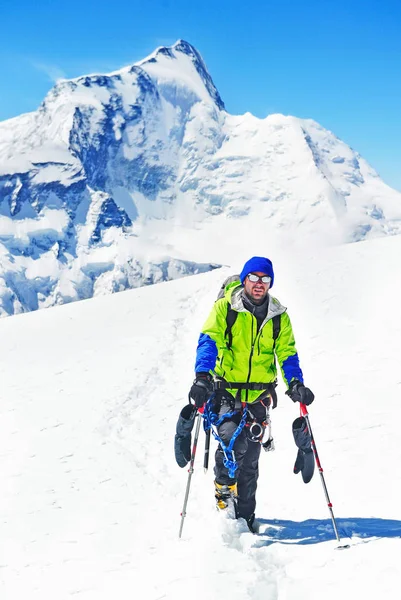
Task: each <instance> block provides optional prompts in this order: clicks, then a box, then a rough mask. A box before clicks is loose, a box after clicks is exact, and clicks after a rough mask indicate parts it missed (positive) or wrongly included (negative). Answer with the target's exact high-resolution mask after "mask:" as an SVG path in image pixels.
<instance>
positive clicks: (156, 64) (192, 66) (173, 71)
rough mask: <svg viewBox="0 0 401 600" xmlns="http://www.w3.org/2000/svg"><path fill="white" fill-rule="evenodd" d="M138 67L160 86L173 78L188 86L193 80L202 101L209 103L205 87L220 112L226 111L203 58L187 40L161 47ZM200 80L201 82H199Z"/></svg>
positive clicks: (193, 86) (193, 85)
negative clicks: (183, 81)
mask: <svg viewBox="0 0 401 600" xmlns="http://www.w3.org/2000/svg"><path fill="white" fill-rule="evenodd" d="M137 65H139V66H141V67H143V68H144V69H145V70H146V71H147V72H148V73H149V74H150V75H153V76H154V77H155V79H156V80H157V81H158V83H159V84H160V83H161V82H162V81H163V80H165V79H167V80H170V81H171V78H173V79H174V80H175V81H176V82H177V83H178V82H179V80H180V79H181V80H183V79H185V83H186V84H187V85H188V84H189V82H190V81H191V80H192V82H191V83H192V85H191V87H192V88H193V89H194V90H196V92H197V93H198V95H199V97H200V99H202V100H203V101H205V100H206V101H207V98H205V94H204V92H203V91H202V90H201V88H202V87H203V86H204V88H205V89H206V91H207V93H208V95H209V96H210V98H211V99H212V101H213V102H214V103H215V104H216V106H217V107H218V108H219V109H220V110H225V106H224V102H223V100H222V99H221V97H220V94H219V92H218V91H217V88H216V86H215V85H214V83H213V80H212V78H211V76H210V74H209V71H208V69H207V67H206V65H205V62H204V60H203V58H202V57H201V55H200V54H199V52H198V51H197V50H196V48H194V46H192V45H191V44H189V43H188V42H186V41H185V40H178V41H177V42H176V43H175V44H173V45H172V46H160V47H159V48H157V49H156V50H155V51H154V52H153V53H152V54H151V55H150V56H148V57H147V58H145V59H144V60H142V61H140V62H138V63H137ZM198 78H199V79H200V81H198Z"/></svg>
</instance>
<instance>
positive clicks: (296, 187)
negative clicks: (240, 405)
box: [0, 40, 401, 315]
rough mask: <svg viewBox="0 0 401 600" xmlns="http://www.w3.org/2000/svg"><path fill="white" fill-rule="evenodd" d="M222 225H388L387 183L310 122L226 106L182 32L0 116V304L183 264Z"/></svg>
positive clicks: (355, 234)
mask: <svg viewBox="0 0 401 600" xmlns="http://www.w3.org/2000/svg"><path fill="white" fill-rule="evenodd" d="M238 231H239V234H240V235H241V233H243V232H244V231H247V232H249V231H252V233H253V234H254V233H255V232H257V234H258V235H260V236H264V237H265V236H266V235H267V236H268V237H269V240H272V238H274V237H277V236H278V237H279V238H280V243H281V242H282V238H283V232H284V236H287V237H288V239H289V240H290V241H291V242H292V241H293V240H294V239H300V240H304V239H308V243H309V244H310V243H314V244H315V245H322V244H323V245H324V246H325V245H327V244H328V243H330V244H337V243H341V242H343V241H357V240H363V239H368V238H374V237H377V236H386V235H391V234H397V233H400V232H401V194H400V193H398V192H396V191H395V190H392V189H391V188H389V187H388V186H386V185H385V183H384V182H383V181H382V180H381V179H380V178H379V176H378V175H377V173H376V172H375V171H374V170H373V169H372V168H371V167H370V166H369V165H368V164H367V163H366V161H364V160H363V158H362V157H361V156H360V155H359V154H358V153H357V152H355V151H354V150H353V149H351V148H350V147H349V146H347V145H346V144H345V143H344V142H342V141H341V140H339V139H338V138H337V137H336V136H335V135H334V134H333V133H331V132H329V131H327V130H325V129H324V128H323V127H321V126H320V125H319V124H318V123H316V122H314V121H313V120H304V119H298V118H296V117H293V116H285V115H280V114H273V115H269V116H268V117H267V118H266V119H257V118H256V117H254V116H252V115H251V114H249V113H246V114H244V115H230V114H228V113H227V112H226V111H225V109H224V103H223V100H222V99H221V97H220V95H219V92H218V90H217V89H216V87H215V85H214V83H213V81H212V78H211V76H210V74H209V73H208V71H207V67H206V65H205V63H204V61H203V60H202V58H201V56H200V54H199V53H198V51H197V50H196V49H195V48H194V47H193V46H191V45H190V44H188V43H187V42H185V41H183V40H179V41H178V42H177V43H176V44H174V45H173V46H171V47H160V48H158V49H157V50H156V51H155V52H154V53H153V54H151V55H150V56H148V57H147V58H145V59H144V60H142V61H140V62H138V63H136V64H134V65H130V66H128V67H125V68H123V69H121V70H119V71H116V72H114V73H109V74H92V75H85V76H82V77H79V78H76V79H72V80H64V81H61V82H59V83H57V85H56V86H55V87H54V88H53V89H52V90H51V91H50V92H49V94H48V95H47V96H46V98H45V99H44V101H43V103H42V104H41V106H40V107H39V109H38V110H37V111H35V112H33V113H30V114H27V115H22V116H20V117H17V118H15V119H10V120H8V121H4V122H3V123H0V315H10V314H16V313H20V312H25V311H29V310H36V309H37V308H45V307H49V306H53V305H55V304H63V303H66V302H71V301H74V300H80V299H84V298H89V297H92V296H96V295H99V294H108V293H112V292H116V291H121V290H124V289H128V288H133V287H137V286H140V285H142V284H144V283H149V282H154V281H160V279H163V280H166V279H171V278H174V277H176V276H178V275H184V274H192V273H195V272H199V271H200V270H204V269H205V268H208V266H207V265H201V266H200V265H197V264H194V262H196V261H197V260H198V259H196V258H195V256H197V255H198V254H199V250H201V252H203V251H204V249H205V247H206V248H208V247H209V245H210V240H211V238H214V239H219V242H220V243H219V255H220V254H226V255H227V254H228V255H229V256H232V253H230V252H228V248H229V246H230V245H231V243H232V241H233V239H234V236H236V235H237V232H238ZM188 240H189V242H190V243H188ZM235 241H236V244H237V245H238V240H235ZM213 245H214V246H216V244H213ZM208 260H209V261H210V263H216V262H221V259H220V258H219V256H218V255H217V254H216V255H214V256H211V258H210V259H208ZM201 262H202V263H203V259H201ZM177 265H178V267H177Z"/></svg>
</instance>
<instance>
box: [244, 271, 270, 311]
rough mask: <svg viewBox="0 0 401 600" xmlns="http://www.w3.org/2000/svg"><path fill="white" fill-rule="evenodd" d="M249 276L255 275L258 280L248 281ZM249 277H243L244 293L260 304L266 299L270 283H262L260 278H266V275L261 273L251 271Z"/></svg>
mask: <svg viewBox="0 0 401 600" xmlns="http://www.w3.org/2000/svg"><path fill="white" fill-rule="evenodd" d="M249 275H257V276H258V280H257V281H255V282H253V281H250V279H249ZM249 275H247V276H246V277H245V281H244V289H245V293H246V294H247V295H248V296H249V298H251V299H252V300H254V301H255V302H256V303H257V304H261V303H262V302H263V300H264V299H265V297H266V294H267V292H268V289H269V287H270V282H269V283H263V282H262V280H261V277H266V273H262V272H261V271H253V272H252V273H249Z"/></svg>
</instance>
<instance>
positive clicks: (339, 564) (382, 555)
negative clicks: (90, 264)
mask: <svg viewBox="0 0 401 600" xmlns="http://www.w3.org/2000/svg"><path fill="white" fill-rule="evenodd" d="M265 243H266V242H265ZM400 246H401V237H400V236H393V237H387V238H381V239H375V240H370V241H366V242H363V243H359V244H349V245H344V246H342V247H339V248H328V249H325V250H321V249H320V250H319V251H316V250H314V249H313V248H311V249H310V250H309V251H306V250H305V251H304V252H302V253H297V254H291V252H289V253H288V254H287V255H286V254H284V253H280V254H276V253H273V254H270V256H271V258H272V259H273V261H274V264H275V266H276V283H275V287H274V288H273V291H274V295H276V296H277V297H278V298H279V299H280V300H281V301H282V302H283V303H284V305H286V306H288V310H289V313H290V315H291V318H292V321H293V325H294V329H295V333H296V337H297V342H298V343H297V345H298V351H299V354H300V357H301V364H302V367H303V370H304V375H305V380H306V382H307V384H308V385H310V387H311V388H312V389H313V390H314V392H315V394H316V401H315V403H314V404H313V405H312V406H311V407H310V416H311V423H312V426H313V429H314V433H315V437H316V442H317V446H318V450H319V453H320V457H321V460H322V464H323V467H324V469H325V476H326V480H327V484H328V489H329V493H330V495H331V499H332V501H333V504H334V513H335V515H336V517H337V520H338V524H339V529H340V534H341V536H342V537H344V539H345V540H346V541H348V542H349V543H350V544H351V546H352V547H351V549H350V550H346V551H341V552H340V551H337V550H335V547H336V543H335V542H334V541H333V537H334V536H333V531H332V528H331V523H330V520H329V514H328V510H327V506H326V503H325V499H324V496H323V491H322V488H321V484H320V481H319V476H318V474H315V477H314V479H313V480H312V482H311V483H310V484H308V485H305V484H303V483H302V480H301V478H300V476H295V475H294V474H293V473H292V468H293V463H294V461H295V456H296V448H295V445H294V442H293V440H292V433H291V423H292V421H293V419H294V418H296V417H297V416H298V410H297V407H296V406H295V405H293V404H292V402H291V401H290V400H289V399H288V398H287V397H286V396H285V395H284V389H283V386H282V385H281V386H280V387H279V406H278V408H277V409H276V410H275V411H274V412H273V414H272V418H273V434H274V438H275V442H276V451H275V452H274V453H268V454H263V455H262V456H261V462H260V467H261V474H260V484H259V490H258V505H257V515H258V517H259V518H260V519H261V520H262V522H263V529H264V530H265V531H264V532H262V533H261V535H259V536H252V535H251V534H250V533H249V532H247V530H246V527H245V526H244V524H243V523H242V522H234V521H230V520H227V519H225V518H224V517H223V516H222V515H219V514H217V513H216V511H215V508H214V498H213V483H212V482H213V473H212V472H211V471H209V473H208V474H207V475H204V473H203V468H202V460H201V456H198V459H197V462H196V465H195V474H194V477H193V482H192V489H191V494H190V500H189V506H188V512H187V518H186V521H185V526H184V534H183V539H182V540H178V529H179V522H180V512H181V508H182V502H183V499H184V491H185V485H186V479H187V471H186V470H185V469H184V470H181V469H179V467H178V466H177V465H176V464H175V461H174V455H173V434H174V429H175V422H176V419H177V416H178V412H179V410H180V408H181V407H182V406H183V405H184V403H185V402H186V398H187V393H188V389H189V386H190V383H191V381H192V378H193V362H194V353H195V347H196V343H197V337H198V331H199V329H200V327H201V325H202V322H203V320H204V319H205V317H206V315H207V313H208V311H209V309H210V307H211V304H212V303H213V301H214V299H215V296H216V292H217V289H218V287H219V284H220V282H221V280H222V279H223V278H224V276H225V275H226V274H227V273H231V272H232V271H236V270H237V269H238V267H239V266H240V263H241V262H242V255H241V253H240V252H239V251H238V254H237V255H236V257H235V259H236V261H238V262H237V263H235V264H234V263H233V264H232V267H226V268H224V269H221V270H214V271H212V272H210V273H204V274H200V275H197V276H194V277H188V278H185V279H181V280H175V281H170V282H167V283H161V284H157V285H154V286H149V287H144V288H140V289H136V290H132V291H127V292H124V293H121V294H116V295H113V296H103V297H97V298H94V299H91V300H86V301H84V302H79V303H74V304H70V305H66V306H62V307H56V308H53V309H49V310H47V311H39V312H35V313H30V314H24V315H18V316H15V317H13V318H11V319H2V320H1V321H0V338H1V340H2V343H1V345H0V381H1V400H2V401H1V403H0V460H1V468H0V486H1V490H2V492H1V494H0V539H1V547H0V597H1V598H2V599H4V600H17V599H18V600H20V599H21V598H26V599H28V598H29V600H36V599H40V600H50V599H51V600H53V599H54V598H57V599H58V600H64V599H67V598H72V597H74V598H75V597H77V598H82V599H85V600H89V599H90V600H92V599H93V600H103V599H109V598H111V597H113V598H114V597H115V598H119V599H120V600H124V599H128V598H130V599H131V598H140V599H144V600H161V599H171V600H173V599H174V600H184V599H185V600H187V598H194V599H195V600H198V599H199V600H200V599H204V598H216V599H217V598H221V597H229V598H232V599H233V600H240V599H241V600H244V599H249V600H261V599H266V598H269V599H272V600H279V599H283V598H285V599H286V600H321V599H322V598H325V600H337V599H338V598H342V599H344V600H353V599H354V598H364V599H365V600H370V599H372V600H373V599H376V598H377V597H379V596H380V597H386V598H387V599H389V600H395V599H396V598H398V596H399V572H400V567H399V552H400V549H401V540H400V537H401V513H400V504H399V494H400V490H401V476H400V472H399V464H400V462H401V447H400V444H399V425H398V424H399V422H400V417H401V408H400V402H399V400H400V386H401V376H400V370H399V369H400V358H401V357H400V349H399V348H400V346H399V341H398V340H399V339H400V336H401V321H400V319H399V318H398V306H399V305H400V302H401V285H400V284H401V281H400V278H401V276H400V270H399V267H398V258H397V257H399V255H400V250H401V247H400ZM249 249H250V248H249V247H248V250H249ZM212 250H213V248H212ZM202 447H203V442H202V443H201V444H200V449H199V454H200V455H201V453H202ZM348 536H349V537H350V538H351V539H349V537H348Z"/></svg>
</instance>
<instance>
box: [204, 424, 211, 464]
mask: <svg viewBox="0 0 401 600" xmlns="http://www.w3.org/2000/svg"><path fill="white" fill-rule="evenodd" d="M209 450H210V428H209V429H208V430H207V431H206V438H205V456H204V459H203V470H204V472H205V473H207V470H208V468H209Z"/></svg>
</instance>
